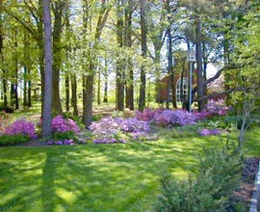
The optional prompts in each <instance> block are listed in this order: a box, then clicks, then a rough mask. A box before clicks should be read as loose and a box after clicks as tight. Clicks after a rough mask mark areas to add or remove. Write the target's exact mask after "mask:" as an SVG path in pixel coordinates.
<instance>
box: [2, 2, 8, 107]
mask: <svg viewBox="0 0 260 212" xmlns="http://www.w3.org/2000/svg"><path fill="white" fill-rule="evenodd" d="M2 4H3V0H0V61H1V66H0V69H1V72H2V84H3V99H4V107H7V105H8V100H7V80H6V77H7V76H6V71H5V68H4V62H5V61H4V54H3V49H4V34H3V20H2V17H3V16H2V13H3V10H2V8H3V6H2Z"/></svg>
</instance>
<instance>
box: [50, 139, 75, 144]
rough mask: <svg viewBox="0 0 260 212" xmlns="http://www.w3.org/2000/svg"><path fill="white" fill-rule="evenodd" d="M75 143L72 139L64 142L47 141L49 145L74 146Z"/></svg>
mask: <svg viewBox="0 0 260 212" xmlns="http://www.w3.org/2000/svg"><path fill="white" fill-rule="evenodd" d="M73 144H74V141H73V140H72V139H65V140H63V141H60V140H59V141H55V140H49V141H47V145H73Z"/></svg>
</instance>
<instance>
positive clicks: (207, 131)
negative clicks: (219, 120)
mask: <svg viewBox="0 0 260 212" xmlns="http://www.w3.org/2000/svg"><path fill="white" fill-rule="evenodd" d="M198 133H199V134H200V135H201V136H208V135H219V134H221V130H219V129H207V128H204V129H200V130H198Z"/></svg>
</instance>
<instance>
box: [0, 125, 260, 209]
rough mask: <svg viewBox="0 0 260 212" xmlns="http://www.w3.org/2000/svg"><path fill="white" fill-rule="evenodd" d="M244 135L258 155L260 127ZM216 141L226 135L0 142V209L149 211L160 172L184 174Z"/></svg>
mask: <svg viewBox="0 0 260 212" xmlns="http://www.w3.org/2000/svg"><path fill="white" fill-rule="evenodd" d="M230 138H231V139H235V138H236V136H235V135H233V136H231V137H230ZM246 138H247V140H248V142H246V145H245V149H246V150H247V155H248V156H260V132H259V129H254V130H251V131H249V132H248V133H247V136H246ZM221 141H225V136H223V137H222V136H209V137H189V138H180V139H171V138H170V136H165V138H164V139H163V138H160V139H159V140H157V141H150V142H144V143H129V144H112V145H90V144H89V145H82V146H81V145H78V146H44V147H2V148H0V211H19V212H20V211H32V212H35V211H37V212H41V211H42V212H47V211H48V212H49V211H58V212H62V211H73V212H75V211H87V212H88V211H90V212H91V211H93V212H99V211H100V212H101V211H102V212H104V211H115V212H116V211H118V212H121V211H131V212H134V211H137V212H139V211H140V212H141V211H142V212H143V211H153V206H154V203H155V201H156V197H157V195H158V194H159V181H158V179H159V177H160V175H161V174H162V173H163V172H164V171H170V172H171V173H172V174H173V175H175V176H176V177H177V178H179V179H181V178H186V177H187V176H188V174H189V173H191V172H194V171H195V166H194V165H195V164H196V157H197V156H198V154H199V153H200V152H201V149H202V147H206V146H210V145H212V144H214V143H221ZM224 143H225V142H224Z"/></svg>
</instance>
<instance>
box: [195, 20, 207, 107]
mask: <svg viewBox="0 0 260 212" xmlns="http://www.w3.org/2000/svg"><path fill="white" fill-rule="evenodd" d="M195 33H196V60H197V85H198V99H199V101H198V107H199V111H202V110H203V109H204V107H205V104H206V102H205V100H202V97H203V96H204V95H206V92H205V86H204V77H203V74H202V72H203V70H202V45H201V21H200V18H199V16H198V15H197V16H196V18H195Z"/></svg>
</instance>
